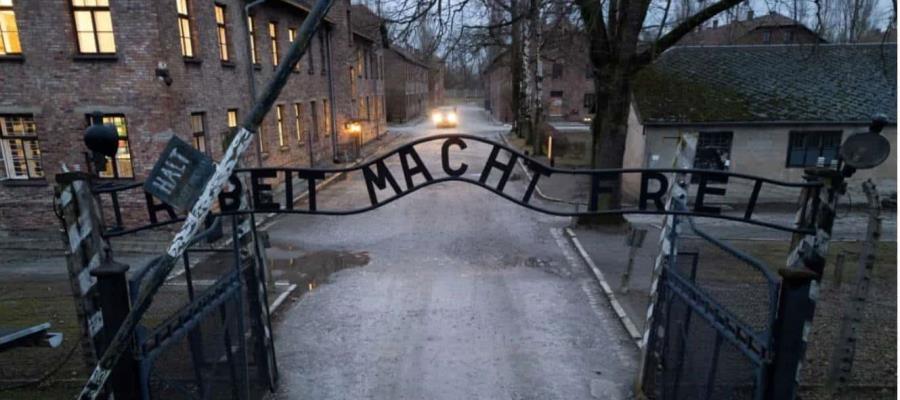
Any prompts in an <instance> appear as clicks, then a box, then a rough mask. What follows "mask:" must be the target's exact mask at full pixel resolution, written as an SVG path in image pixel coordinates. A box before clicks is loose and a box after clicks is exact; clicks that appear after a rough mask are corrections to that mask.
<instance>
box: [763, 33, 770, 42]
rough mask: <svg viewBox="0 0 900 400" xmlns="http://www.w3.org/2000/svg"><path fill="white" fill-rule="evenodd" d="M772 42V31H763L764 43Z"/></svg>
mask: <svg viewBox="0 0 900 400" xmlns="http://www.w3.org/2000/svg"><path fill="white" fill-rule="evenodd" d="M771 42H772V32H770V31H765V32H763V43H765V44H769V43H771Z"/></svg>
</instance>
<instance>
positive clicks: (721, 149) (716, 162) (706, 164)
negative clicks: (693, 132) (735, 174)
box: [691, 132, 734, 183]
mask: <svg viewBox="0 0 900 400" xmlns="http://www.w3.org/2000/svg"><path fill="white" fill-rule="evenodd" d="M733 137H734V134H733V133H732V132H700V136H699V138H698V140H697V151H696V154H695V156H694V168H696V169H712V170H717V171H728V170H729V169H730V167H731V141H732V138H733ZM699 178H700V176H699V175H692V176H691V183H697V182H699V181H700V179H699Z"/></svg>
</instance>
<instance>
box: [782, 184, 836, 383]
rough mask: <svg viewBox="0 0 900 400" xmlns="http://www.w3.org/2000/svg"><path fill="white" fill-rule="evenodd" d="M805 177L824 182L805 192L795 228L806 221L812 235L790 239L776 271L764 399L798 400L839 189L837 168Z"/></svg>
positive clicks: (805, 223)
mask: <svg viewBox="0 0 900 400" xmlns="http://www.w3.org/2000/svg"><path fill="white" fill-rule="evenodd" d="M806 173H807V175H806V176H805V178H806V179H807V180H812V179H819V180H822V182H823V183H824V186H823V187H822V189H819V190H804V192H805V193H804V197H803V202H804V203H803V213H802V214H801V215H799V218H798V219H799V221H798V223H799V224H803V225H807V224H808V223H811V226H812V227H814V228H815V229H816V233H815V234H812V235H806V236H805V237H802V239H799V238H795V240H793V242H795V243H796V248H794V250H793V251H791V255H790V257H789V259H788V262H787V265H788V267H787V268H781V269H779V271H778V273H779V275H781V277H782V281H781V293H780V294H779V297H778V299H779V300H778V310H777V313H776V318H775V324H774V326H773V328H772V338H773V340H772V341H773V345H772V346H773V359H772V362H771V363H770V364H769V367H768V371H767V378H766V381H767V382H769V384H768V385H767V386H766V387H765V388H764V397H765V398H766V399H779V400H780V399H787V400H790V399H794V398H796V396H797V389H798V387H799V386H800V382H799V380H800V376H799V375H800V367H801V364H802V361H803V357H804V355H805V354H806V347H807V340H808V338H809V332H810V331H811V330H812V319H813V315H814V314H815V310H816V301H817V300H818V297H819V287H820V284H819V281H820V280H821V278H822V273H823V271H824V269H825V256H826V253H827V251H828V241H829V238H830V237H831V229H832V227H833V226H834V217H835V209H836V207H837V199H838V193H839V192H840V191H841V190H842V189H843V185H844V179H843V176H842V174H841V172H840V171H837V170H833V169H827V168H811V169H808V170H807V171H806ZM798 239H799V240H798Z"/></svg>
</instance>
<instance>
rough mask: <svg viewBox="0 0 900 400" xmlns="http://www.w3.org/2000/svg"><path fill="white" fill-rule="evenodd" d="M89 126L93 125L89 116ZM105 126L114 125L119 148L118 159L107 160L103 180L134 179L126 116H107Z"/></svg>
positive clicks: (102, 174)
mask: <svg viewBox="0 0 900 400" xmlns="http://www.w3.org/2000/svg"><path fill="white" fill-rule="evenodd" d="M87 121H88V124H89V125H90V123H91V116H90V115H88V116H87ZM102 122H103V124H108V125H113V126H115V127H116V132H117V133H118V134H119V148H118V149H117V150H116V157H115V158H114V159H113V160H107V161H106V165H105V166H104V167H103V169H102V170H101V171H99V174H98V175H100V177H101V178H134V168H132V164H131V146H129V145H128V125H127V124H126V122H125V116H124V115H121V114H105V115H103V120H102Z"/></svg>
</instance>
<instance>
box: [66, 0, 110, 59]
mask: <svg viewBox="0 0 900 400" xmlns="http://www.w3.org/2000/svg"><path fill="white" fill-rule="evenodd" d="M72 9H73V10H74V12H75V31H76V33H77V36H78V52H79V53H82V54H114V53H115V52H116V40H115V38H114V37H113V26H112V15H111V14H110V11H109V0H72Z"/></svg>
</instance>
